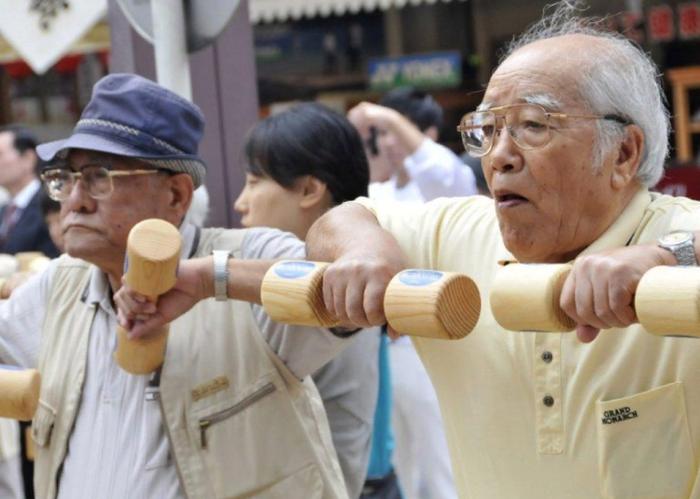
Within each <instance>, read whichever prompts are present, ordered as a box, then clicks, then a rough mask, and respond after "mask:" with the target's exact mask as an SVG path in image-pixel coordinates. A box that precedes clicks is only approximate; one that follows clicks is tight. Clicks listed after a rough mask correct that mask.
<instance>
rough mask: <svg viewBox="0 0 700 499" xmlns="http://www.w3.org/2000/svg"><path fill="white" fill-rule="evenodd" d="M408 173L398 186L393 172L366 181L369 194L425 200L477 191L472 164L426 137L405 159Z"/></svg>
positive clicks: (390, 198) (371, 196)
mask: <svg viewBox="0 0 700 499" xmlns="http://www.w3.org/2000/svg"><path fill="white" fill-rule="evenodd" d="M404 168H405V169H406V172H407V173H408V176H409V177H410V180H409V181H408V183H407V184H405V185H403V186H400V187H399V186H397V184H396V176H394V177H392V178H390V179H389V180H387V181H386V182H374V183H372V184H370V185H369V197H370V198H371V199H378V200H383V199H386V200H396V201H412V202H426V201H431V200H433V199H435V198H439V197H457V196H471V195H473V194H477V189H476V179H475V178H474V173H473V172H472V170H471V168H469V167H468V166H467V165H465V164H464V162H463V161H462V160H461V159H460V157H459V156H457V155H456V154H455V153H453V152H452V151H450V150H449V149H448V148H447V147H445V146H443V145H440V144H438V143H437V142H435V141H433V140H431V139H430V138H428V137H426V138H425V139H423V142H421V145H420V146H419V147H418V149H416V151H415V152H414V153H413V154H411V155H410V156H409V157H407V158H406V159H405V160H404Z"/></svg>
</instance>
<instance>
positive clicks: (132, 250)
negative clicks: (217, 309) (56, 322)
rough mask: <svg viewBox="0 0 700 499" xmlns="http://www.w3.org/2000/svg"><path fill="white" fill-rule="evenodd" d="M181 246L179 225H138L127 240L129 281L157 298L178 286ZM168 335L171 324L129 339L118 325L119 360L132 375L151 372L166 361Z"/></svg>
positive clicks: (156, 221)
mask: <svg viewBox="0 0 700 499" xmlns="http://www.w3.org/2000/svg"><path fill="white" fill-rule="evenodd" d="M181 247H182V237H181V236H180V233H179V232H178V230H177V228H175V226H173V225H172V224H170V223H168V222H166V221H164V220H159V219H149V220H144V221H142V222H139V223H138V224H136V225H134V227H133V228H132V229H131V231H130V232H129V238H128V241H127V255H126V267H127V269H126V274H125V276H126V282H127V284H128V285H129V286H130V287H131V288H132V289H134V290H135V291H136V292H138V293H141V294H142V295H145V296H147V297H149V299H150V300H152V301H156V300H157V299H158V296H160V295H161V294H163V293H165V292H166V291H168V290H170V289H171V288H172V287H173V286H174V285H175V282H176V280H177V265H178V262H179V260H180V249H181ZM167 338H168V327H167V326H165V327H163V328H162V329H161V330H160V331H159V332H157V333H155V334H151V335H149V336H148V337H147V338H140V339H129V338H128V336H127V332H126V331H125V330H124V329H122V328H121V327H117V351H116V352H115V357H116V360H117V363H118V364H119V366H120V367H121V368H122V369H124V370H125V371H127V372H129V373H131V374H149V373H151V372H153V371H155V370H156V369H157V368H158V367H160V366H161V364H162V363H163V359H164V358H165V348H166V344H167Z"/></svg>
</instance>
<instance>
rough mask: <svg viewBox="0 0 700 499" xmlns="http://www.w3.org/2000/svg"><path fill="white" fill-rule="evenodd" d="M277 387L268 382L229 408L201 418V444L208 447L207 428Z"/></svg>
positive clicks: (203, 447)
mask: <svg viewBox="0 0 700 499" xmlns="http://www.w3.org/2000/svg"><path fill="white" fill-rule="evenodd" d="M276 389H277V388H276V387H275V384H274V383H268V384H266V385H264V386H263V387H262V388H260V389H259V390H257V391H255V392H253V393H251V394H250V395H248V396H247V397H246V398H244V399H243V400H241V401H240V402H238V403H237V404H235V405H233V406H231V407H229V408H228V409H224V410H222V411H219V412H215V413H214V414H211V415H210V416H207V417H206V418H202V419H200V420H199V435H200V440H201V445H202V449H206V448H207V429H208V428H209V427H210V426H211V425H214V424H216V423H220V422H221V421H224V420H225V419H228V418H230V417H231V416H233V415H234V414H236V413H238V412H241V411H242V410H243V409H245V408H246V407H248V406H250V405H252V404H254V403H255V402H257V401H258V400H260V399H261V398H263V397H265V396H267V395H269V394H271V393H272V392H274V391H275V390H276Z"/></svg>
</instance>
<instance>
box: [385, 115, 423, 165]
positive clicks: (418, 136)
mask: <svg viewBox="0 0 700 499" xmlns="http://www.w3.org/2000/svg"><path fill="white" fill-rule="evenodd" d="M385 126H386V128H387V129H388V131H389V132H391V133H393V134H394V136H395V137H396V140H397V141H398V142H399V143H401V145H403V147H404V149H405V150H406V151H407V152H408V154H413V153H414V152H416V151H417V150H418V148H419V147H420V145H421V143H422V142H423V140H424V139H425V135H423V132H421V131H420V130H419V129H418V127H417V126H416V125H414V124H413V123H411V121H410V120H409V119H408V118H406V117H405V116H403V115H402V114H401V113H399V112H398V111H395V110H393V109H388V108H387V116H386V120H385Z"/></svg>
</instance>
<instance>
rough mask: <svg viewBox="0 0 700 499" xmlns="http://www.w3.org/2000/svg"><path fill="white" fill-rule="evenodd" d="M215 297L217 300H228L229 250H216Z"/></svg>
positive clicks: (213, 253) (214, 252) (213, 252)
mask: <svg viewBox="0 0 700 499" xmlns="http://www.w3.org/2000/svg"><path fill="white" fill-rule="evenodd" d="M212 255H214V298H216V301H226V300H228V259H229V257H230V256H231V252H230V251H228V250H214V251H212Z"/></svg>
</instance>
